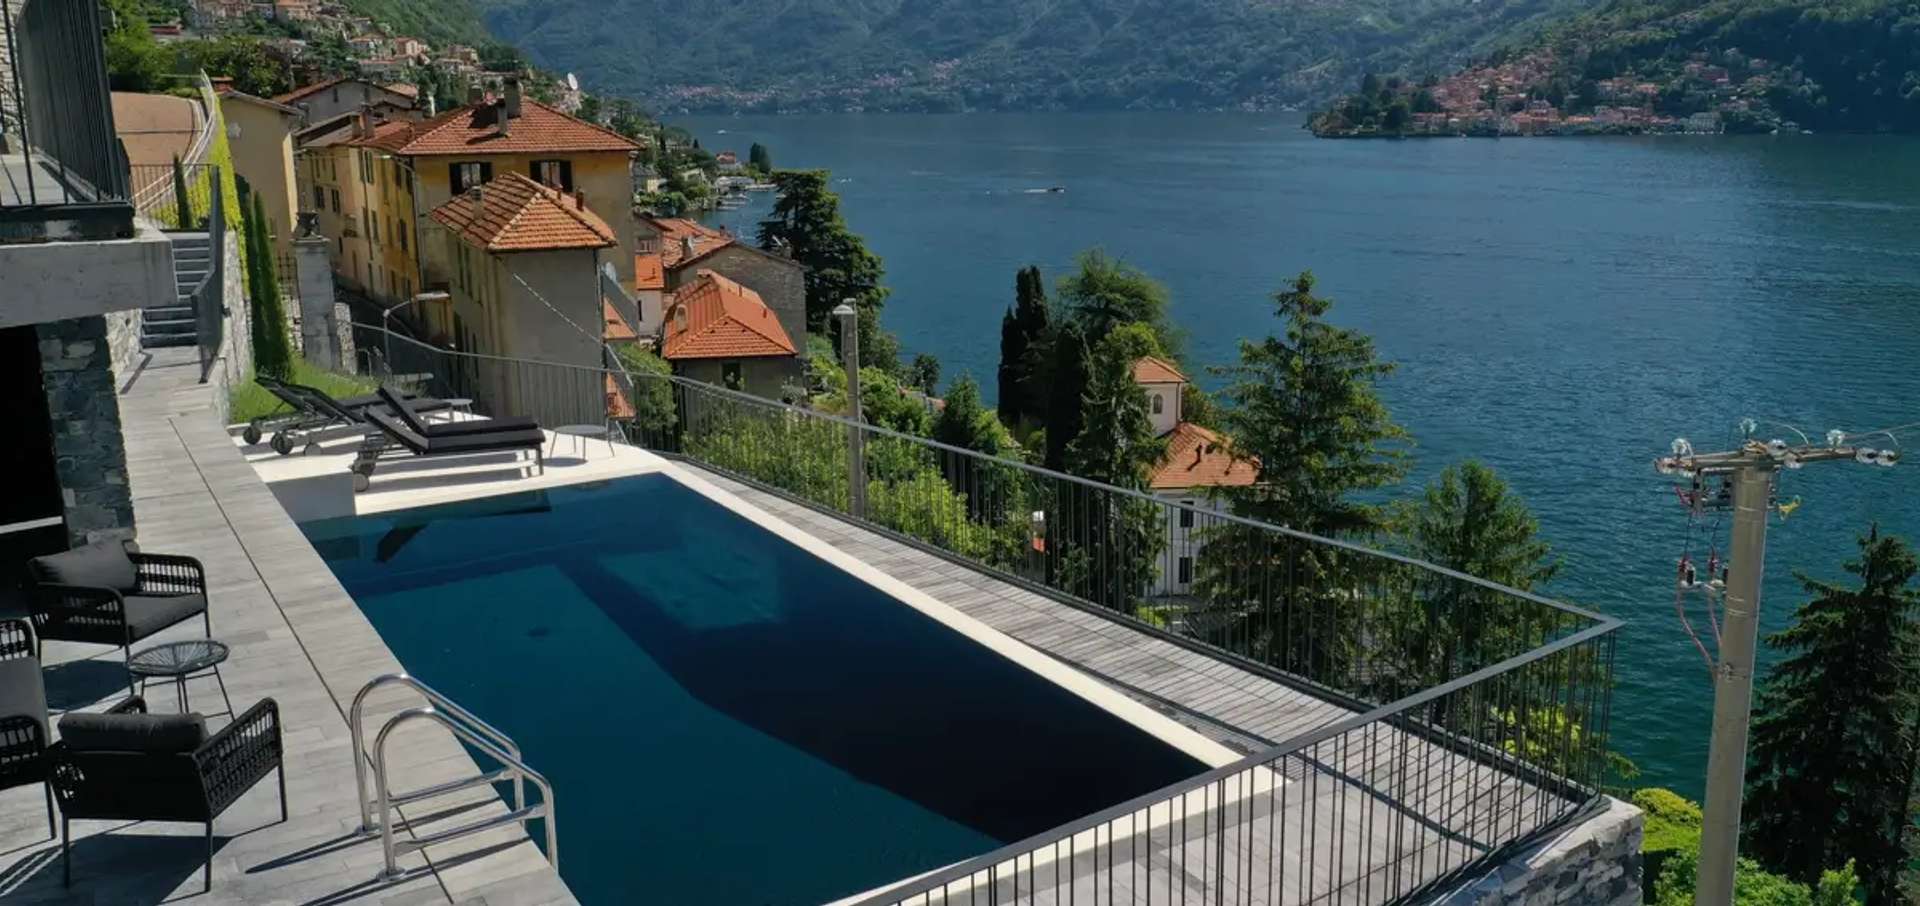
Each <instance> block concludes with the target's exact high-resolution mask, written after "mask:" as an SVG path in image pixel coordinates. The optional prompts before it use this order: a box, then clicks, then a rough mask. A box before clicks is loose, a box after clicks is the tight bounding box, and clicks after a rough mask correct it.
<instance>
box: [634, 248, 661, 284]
mask: <svg viewBox="0 0 1920 906" xmlns="http://www.w3.org/2000/svg"><path fill="white" fill-rule="evenodd" d="M666 288H667V271H666V268H665V267H663V266H661V263H660V256H659V255H657V254H654V255H635V256H633V290H634V292H641V291H644V290H650V289H651V290H664V289H666Z"/></svg>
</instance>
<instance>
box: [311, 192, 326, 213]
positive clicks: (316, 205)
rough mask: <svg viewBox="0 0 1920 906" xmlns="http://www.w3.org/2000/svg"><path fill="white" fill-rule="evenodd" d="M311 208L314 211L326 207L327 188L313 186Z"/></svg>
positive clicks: (322, 209)
mask: <svg viewBox="0 0 1920 906" xmlns="http://www.w3.org/2000/svg"><path fill="white" fill-rule="evenodd" d="M313 209H314V210H316V211H324V210H326V209H327V190H326V189H323V188H321V187H319V186H314V187H313Z"/></svg>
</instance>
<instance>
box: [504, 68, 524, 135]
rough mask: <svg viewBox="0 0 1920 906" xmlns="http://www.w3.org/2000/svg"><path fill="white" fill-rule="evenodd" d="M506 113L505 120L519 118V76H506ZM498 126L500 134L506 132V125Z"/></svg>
mask: <svg viewBox="0 0 1920 906" xmlns="http://www.w3.org/2000/svg"><path fill="white" fill-rule="evenodd" d="M506 112H507V119H510V120H517V119H519V118H520V77H519V76H507V107H506ZM500 125H501V129H500V131H501V132H505V131H507V130H506V123H504V122H502V123H501V124H500Z"/></svg>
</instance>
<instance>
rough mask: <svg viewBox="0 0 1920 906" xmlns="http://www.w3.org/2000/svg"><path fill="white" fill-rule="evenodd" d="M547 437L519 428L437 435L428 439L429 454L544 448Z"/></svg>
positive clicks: (529, 429) (538, 432)
mask: <svg viewBox="0 0 1920 906" xmlns="http://www.w3.org/2000/svg"><path fill="white" fill-rule="evenodd" d="M546 442H547V437H546V435H544V434H542V433H540V431H539V429H536V428H519V429H509V430H505V431H484V432H478V433H474V434H452V435H447V436H444V437H443V436H440V435H435V436H433V437H431V438H429V439H428V441H427V448H428V452H432V453H484V452H486V451H488V450H517V449H521V448H523V447H538V446H543V445H545V444H546Z"/></svg>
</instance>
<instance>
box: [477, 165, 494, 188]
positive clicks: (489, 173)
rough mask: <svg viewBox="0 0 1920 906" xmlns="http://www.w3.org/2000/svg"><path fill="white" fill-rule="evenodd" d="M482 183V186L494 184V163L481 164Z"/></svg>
mask: <svg viewBox="0 0 1920 906" xmlns="http://www.w3.org/2000/svg"><path fill="white" fill-rule="evenodd" d="M480 182H481V183H482V184H485V183H490V182H493V164H492V163H489V162H486V161H482V162H481V164H480Z"/></svg>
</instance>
